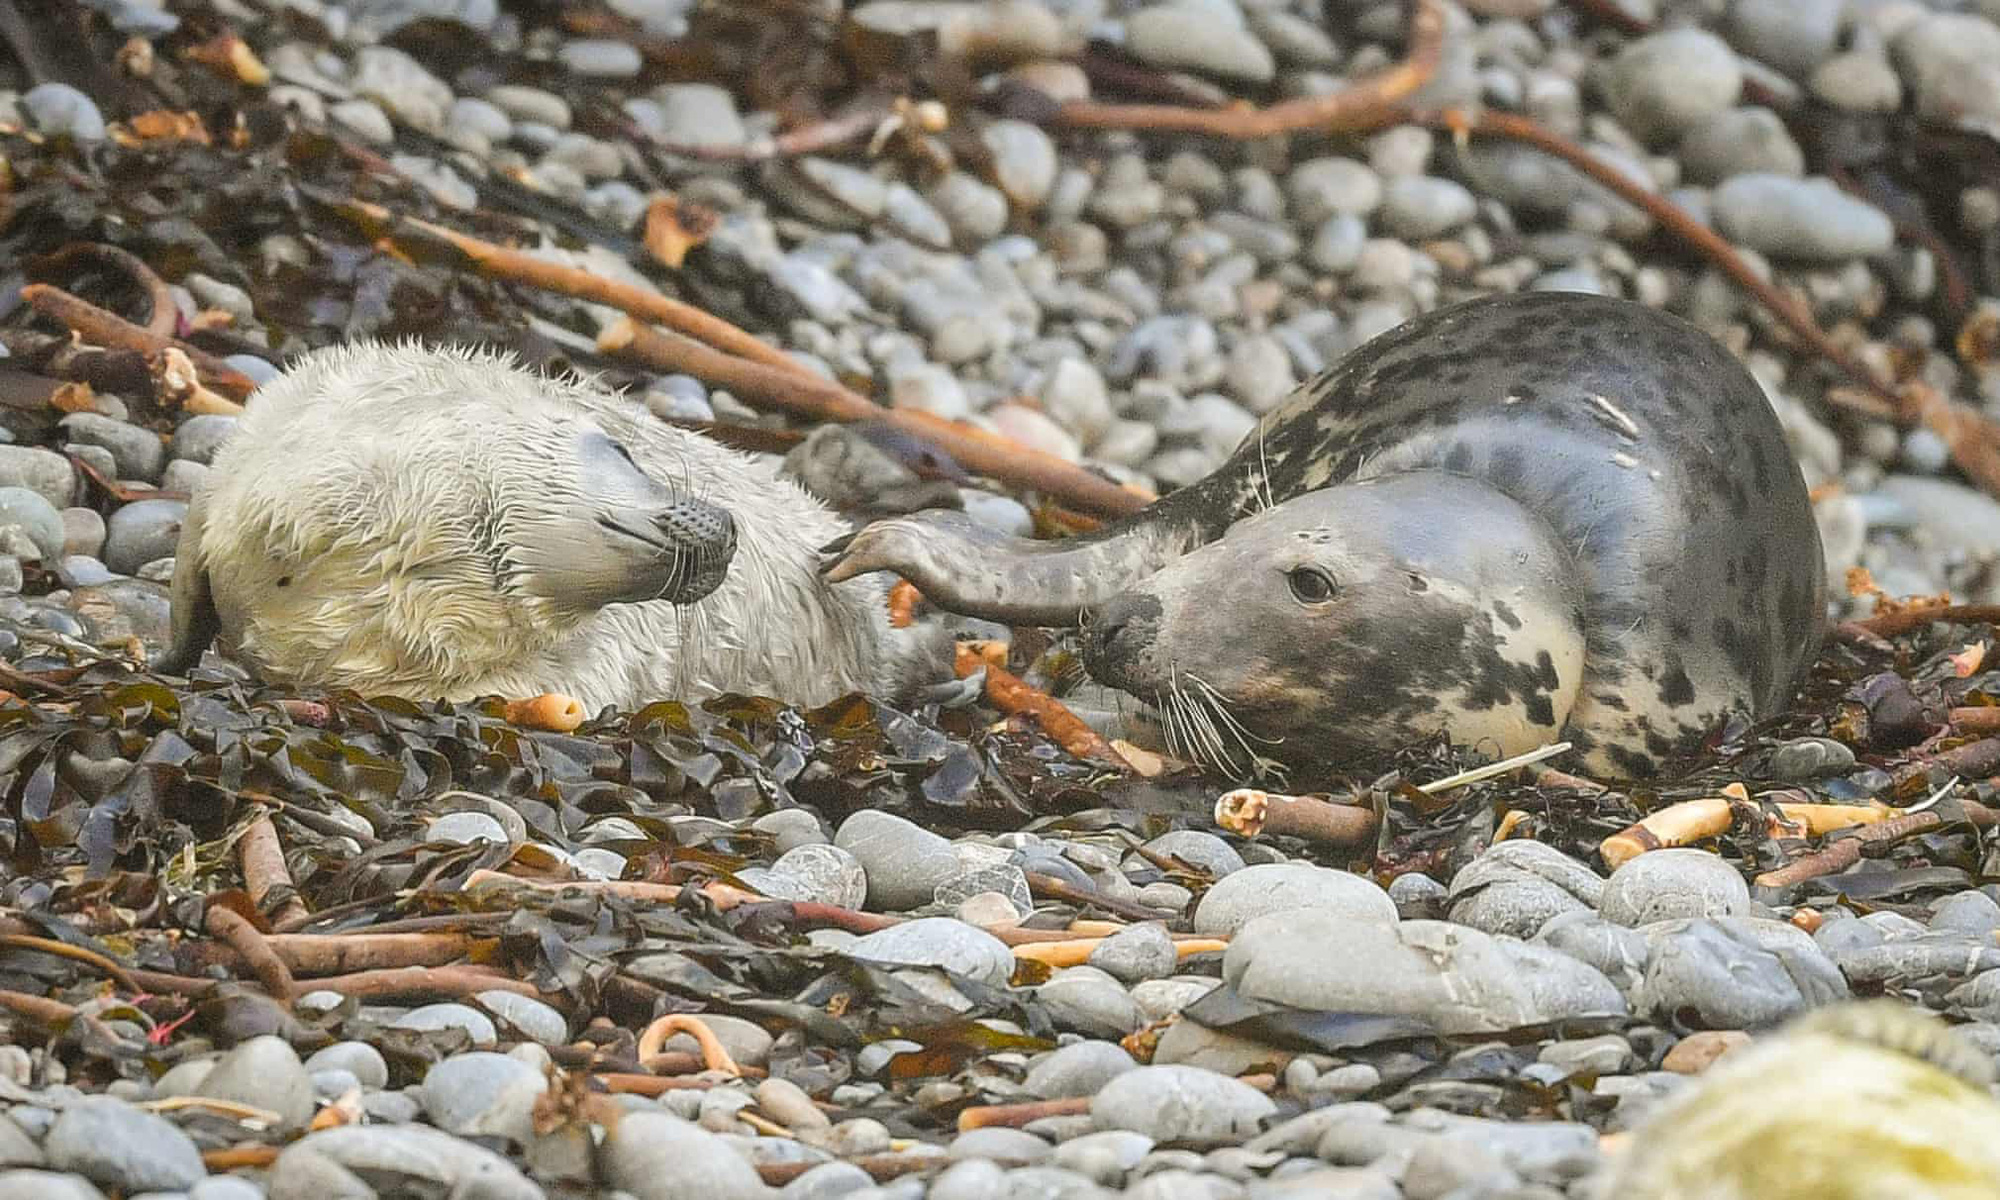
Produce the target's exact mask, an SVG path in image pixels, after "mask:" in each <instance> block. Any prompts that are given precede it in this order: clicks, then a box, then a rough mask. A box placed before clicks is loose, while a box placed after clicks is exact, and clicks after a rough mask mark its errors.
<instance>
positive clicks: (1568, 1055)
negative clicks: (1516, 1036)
mask: <svg viewBox="0 0 2000 1200" xmlns="http://www.w3.org/2000/svg"><path fill="white" fill-rule="evenodd" d="M1536 1061H1538V1062H1545V1063H1548V1064H1549V1065H1550V1066H1552V1067H1557V1068H1560V1069H1561V1070H1562V1071H1564V1072H1565V1073H1567V1074H1571V1075H1615V1074H1617V1073H1618V1072H1620V1071H1623V1070H1625V1069H1626V1068H1627V1067H1628V1066H1630V1065H1631V1063H1632V1044H1631V1043H1630V1042H1628V1041H1626V1040H1625V1039H1624V1038H1623V1037H1621V1036H1619V1035H1618V1034H1615V1033H1607V1034H1604V1035H1602V1036H1599V1037H1594V1038H1577V1039H1575V1040H1573V1041H1563V1042H1550V1043H1549V1044H1548V1045H1546V1046H1543V1047H1542V1051H1541V1053H1540V1054H1539V1055H1537V1056H1536Z"/></svg>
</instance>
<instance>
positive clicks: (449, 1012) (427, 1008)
mask: <svg viewBox="0 0 2000 1200" xmlns="http://www.w3.org/2000/svg"><path fill="white" fill-rule="evenodd" d="M390 1025H391V1026H393V1027H394V1028H397V1029H463V1030H464V1031H465V1032H466V1033H468V1034H470V1035H471V1036H472V1044H473V1045H475V1046H491V1045H492V1044H493V1043H494V1042H495V1041H496V1040H498V1039H499V1036H500V1034H499V1031H498V1030H496V1029H494V1027H493V1019H492V1018H491V1017H488V1016H487V1015H486V1014H485V1013H483V1012H480V1011H479V1010H478V1009H476V1008H473V1007H471V1006H469V1005H465V1004H454V1003H449V1002H447V1003H441V1004H425V1005H421V1006H419V1007H417V1008H413V1009H411V1010H410V1011H409V1012H406V1013H404V1014H403V1015H402V1016H400V1017H397V1018H396V1019H395V1020H394V1021H391V1022H390Z"/></svg>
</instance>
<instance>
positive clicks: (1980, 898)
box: [1930, 891, 2000, 937]
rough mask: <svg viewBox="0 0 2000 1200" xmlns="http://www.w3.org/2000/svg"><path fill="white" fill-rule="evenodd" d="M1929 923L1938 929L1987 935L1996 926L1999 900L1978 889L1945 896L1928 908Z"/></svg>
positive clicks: (1999, 922)
mask: <svg viewBox="0 0 2000 1200" xmlns="http://www.w3.org/2000/svg"><path fill="white" fill-rule="evenodd" d="M1930 927H1931V928H1932V929H1934V930H1939V931H1954V932H1958V933H1970V934H1974V935H1976V936H1980V937H1986V936H1989V935H1991V934H1992V933H1993V932H1994V931H1995V930H2000V902H1995V900H1994V899H1993V897H1992V896H1990V895H1988V894H1987V893H1985V892H1980V891H1973V892H1959V893H1957V894H1955V895H1951V896H1947V897H1945V898H1944V899H1942V900H1940V901H1938V902H1937V905H1936V906H1935V907H1934V908H1933V909H1932V910H1931V923H1930Z"/></svg>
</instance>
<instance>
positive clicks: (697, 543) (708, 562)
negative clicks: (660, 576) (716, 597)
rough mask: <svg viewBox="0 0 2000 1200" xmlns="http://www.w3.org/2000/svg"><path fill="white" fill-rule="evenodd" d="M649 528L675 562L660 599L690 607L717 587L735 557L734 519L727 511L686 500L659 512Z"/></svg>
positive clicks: (696, 501) (707, 504)
mask: <svg viewBox="0 0 2000 1200" xmlns="http://www.w3.org/2000/svg"><path fill="white" fill-rule="evenodd" d="M653 525H654V527H655V528H657V529H658V530H659V531H660V540H661V542H662V543H663V544H664V545H666V546H668V547H671V548H672V551H673V553H674V556H675V557H676V558H677V559H678V561H677V562H676V563H675V564H674V572H673V582H672V583H671V584H669V586H668V588H667V591H666V593H665V594H664V595H663V596H662V597H661V598H662V599H665V600H671V601H673V602H674V603H676V604H692V603H694V602H695V601H696V600H699V599H701V598H702V597H703V596H706V595H708V594H709V593H710V592H713V591H714V590H715V589H716V588H717V587H719V586H721V584H722V581H723V579H724V578H725V577H726V576H727V575H728V574H729V564H730V563H731V562H732V561H734V560H735V558H736V518H735V517H734V516H732V515H731V514H730V512H729V510H728V509H726V508H723V507H721V506H719V505H714V504H709V503H707V502H706V501H703V500H696V499H693V498H692V497H690V498H686V499H683V500H680V501H678V502H676V503H674V504H671V505H669V506H668V507H666V508H664V509H662V510H661V511H660V512H659V514H658V515H657V516H655V517H654V518H653Z"/></svg>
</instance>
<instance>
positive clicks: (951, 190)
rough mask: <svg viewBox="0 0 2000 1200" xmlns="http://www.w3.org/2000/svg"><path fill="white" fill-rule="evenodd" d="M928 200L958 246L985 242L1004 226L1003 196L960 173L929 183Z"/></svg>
mask: <svg viewBox="0 0 2000 1200" xmlns="http://www.w3.org/2000/svg"><path fill="white" fill-rule="evenodd" d="M929 199H930V202H931V204H932V206H933V207H935V208H936V209H937V210H938V212H939V214H940V215H942V216H943V217H944V220H945V224H946V225H948V226H950V227H951V231H952V235H953V237H954V238H955V239H956V240H957V241H958V243H959V244H960V245H978V244H980V243H983V242H986V241H989V240H991V239H992V238H995V237H998V236H999V235H1000V232H1001V231H1002V230H1004V229H1006V227H1007V197H1006V196H1005V195H1004V194H1003V193H1001V191H1000V190H999V189H998V188H995V187H990V186H988V185H987V184H985V183H983V182H981V181H980V180H979V179H977V178H975V177H974V176H971V175H968V174H966V173H965V172H963V171H953V172H950V173H949V174H947V175H945V176H944V177H943V178H941V179H939V180H938V181H937V182H936V183H934V184H932V185H931V188H930V195H929Z"/></svg>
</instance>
